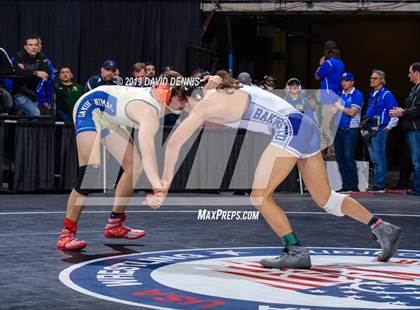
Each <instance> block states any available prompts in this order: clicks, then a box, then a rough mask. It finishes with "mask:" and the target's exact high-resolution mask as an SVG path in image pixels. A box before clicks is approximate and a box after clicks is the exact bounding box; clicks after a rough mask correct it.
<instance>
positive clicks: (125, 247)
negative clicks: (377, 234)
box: [0, 193, 420, 310]
mask: <svg viewBox="0 0 420 310" xmlns="http://www.w3.org/2000/svg"><path fill="white" fill-rule="evenodd" d="M138 195H139V196H141V193H139V194H138ZM176 195H180V194H174V196H176ZM191 195H192V196H193V197H195V198H197V197H199V198H200V199H201V200H200V201H202V200H203V199H202V198H203V197H204V198H205V199H209V201H210V200H211V199H212V198H220V197H227V198H229V197H230V194H222V195H207V196H204V195H193V194H191ZM97 196H98V197H102V196H101V195H97ZM183 197H184V196H183ZM206 197H208V198H206ZM185 199H187V198H185ZM205 199H204V200H205ZM244 199H246V197H244ZM358 199H359V201H360V202H362V203H363V204H364V205H365V206H366V207H367V208H368V209H369V210H370V211H372V212H373V213H375V214H378V215H380V216H381V217H382V218H383V219H384V220H386V221H390V222H392V223H394V224H396V225H398V226H401V227H402V228H403V235H402V239H401V243H400V249H404V250H413V251H411V252H410V251H406V253H411V254H409V255H408V254H407V255H408V256H404V255H402V257H403V258H404V259H405V260H402V259H400V258H397V257H396V258H393V259H392V261H391V262H390V263H375V264H376V265H375V266H376V267H375V268H381V270H382V272H384V273H385V274H388V278H386V277H384V278H378V277H376V278H375V279H374V281H376V283H377V285H376V287H377V290H378V291H379V290H384V289H383V288H381V285H385V284H386V283H388V284H390V285H391V284H392V285H394V284H395V285H399V286H401V285H406V286H401V287H402V288H403V289H404V291H403V290H401V292H402V293H401V294H397V293H395V290H394V292H390V293H389V294H388V295H386V293H383V294H382V295H381V296H382V297H381V298H384V299H382V301H383V302H388V303H386V304H384V303H382V304H381V305H383V307H382V306H381V307H382V308H384V309H414V308H417V309H419V308H420V289H419V286H418V284H419V279H420V272H419V271H420V267H419V265H420V264H419V261H420V252H417V254H416V253H415V252H416V251H418V250H420V242H419V240H420V225H419V224H420V221H419V219H420V199H419V198H416V197H409V196H405V195H404V196H402V195H397V194H382V195H368V196H363V195H361V197H358ZM66 200H67V195H2V196H0V238H1V243H0V248H1V249H0V255H1V256H0V257H1V259H0V261H1V269H0V272H1V275H0V286H1V289H0V308H1V309H62V310H64V309H78V310H81V309H139V308H140V309H142V308H144V309H149V308H155V309H332V308H340V309H345V308H370V307H369V306H363V305H362V304H359V303H357V302H358V301H360V300H363V298H365V299H366V298H367V299H369V298H374V297H372V296H373V295H375V293H374V292H373V293H371V295H370V296H371V297H369V296H368V297H366V296H367V295H366V296H364V295H362V294H359V297H352V296H355V295H357V292H354V294H353V295H352V296H347V297H346V298H347V299H346V303H345V304H344V306H343V305H339V304H325V303H322V302H321V304H319V303H317V304H312V305H311V302H309V301H308V299H305V298H303V299H299V298H294V299H293V301H290V302H288V305H285V304H284V303H278V307H275V306H276V305H277V304H276V303H275V302H271V303H269V302H270V301H269V300H268V299H267V300H264V297H261V298H260V299H259V300H254V301H256V303H251V302H249V303H245V302H242V301H240V302H241V303H233V301H232V300H231V299H229V298H226V296H225V297H223V298H222V297H221V295H223V294H219V295H218V294H216V293H214V294H213V296H210V295H211V294H209V293H205V290H204V291H203V292H204V293H203V294H201V295H197V294H196V293H197V290H198V291H199V290H200V285H201V284H202V282H200V283H198V282H197V283H192V282H194V281H195V280H194V279H197V281H200V280H199V279H202V277H197V278H194V277H192V278H191V277H190V278H189V279H190V282H188V283H186V282H185V283H183V284H182V285H184V286H185V285H187V284H188V285H190V286H191V290H190V291H191V292H195V295H192V296H193V297H191V296H188V294H185V291H186V289H185V288H184V289H183V290H182V292H184V294H181V293H179V292H180V291H179V289H177V290H175V288H174V287H173V286H172V285H169V284H167V285H162V286H156V285H155V284H153V285H152V286H149V287H147V290H146V291H143V293H134V294H137V295H136V296H137V297H136V298H137V300H136V301H135V302H133V299H130V300H131V302H130V301H128V302H127V301H124V299H125V298H124V297H121V298H120V297H118V295H115V294H117V293H115V294H114V292H109V294H110V296H111V295H112V296H111V297H112V298H104V297H103V295H107V293H106V292H105V293H104V291H103V290H102V288H99V286H103V283H101V282H98V281H96V282H95V281H91V282H89V279H87V280H86V279H85V280H83V279H82V278H83V275H82V274H81V275H80V277H81V278H80V281H81V282H78V283H77V285H78V286H79V287H84V288H85V289H86V287H87V286H89V289H86V290H89V291H93V292H95V290H96V289H97V288H98V290H99V289H100V291H96V293H97V294H98V295H101V296H102V297H101V296H98V295H95V294H93V293H92V294H86V292H85V293H81V292H80V291H81V290H80V289H79V290H77V291H76V290H75V289H72V288H70V287H68V286H66V285H64V284H63V283H62V281H60V279H59V275H60V272H62V271H63V270H64V269H66V268H68V267H70V266H75V264H78V263H83V262H88V261H91V260H95V259H101V258H110V257H115V256H118V255H125V254H133V255H136V253H139V254H142V253H146V252H155V251H172V250H184V249H207V248H211V249H215V248H223V249H218V250H206V251H207V252H208V253H212V255H216V257H217V255H222V254H220V253H225V254H226V253H227V254H226V255H227V256H228V257H231V258H232V259H239V258H241V257H242V256H244V257H245V258H246V256H247V255H243V254H241V251H242V253H247V251H251V250H250V249H251V248H254V247H258V248H259V247H262V248H264V247H277V246H279V245H280V244H281V243H280V240H279V239H278V238H277V237H276V236H275V235H274V233H273V232H272V231H271V230H270V228H269V227H268V225H267V224H266V223H265V221H264V220H263V219H262V218H260V219H259V220H256V221H253V220H249V221H235V220H207V221H203V220H198V219H197V213H198V209H200V208H201V209H204V208H205V209H207V210H215V209H223V210H232V211H233V210H253V207H252V206H235V205H227V206H212V207H210V206H207V207H204V206H182V205H181V206H163V207H162V208H161V209H159V210H152V209H149V208H148V207H145V206H130V208H129V209H128V217H127V225H130V226H133V227H136V228H141V229H144V230H146V233H147V234H146V236H145V237H143V238H141V239H138V240H134V241H129V240H116V239H107V238H105V237H104V236H103V235H102V228H103V226H104V223H105V221H106V218H107V216H108V213H109V210H110V207H109V206H88V207H86V208H85V210H84V213H83V214H82V216H81V218H80V222H79V228H78V237H79V238H81V239H84V240H86V241H87V242H88V246H87V248H85V249H84V250H83V251H82V252H79V253H77V252H75V253H70V252H66V253H64V252H62V251H58V250H56V249H55V242H56V239H57V236H58V234H59V232H60V230H61V225H62V222H63V218H64V214H65V205H66ZM276 200H277V201H278V202H279V204H280V205H281V206H282V207H283V208H284V210H285V211H287V212H288V216H289V218H290V221H291V223H292V225H293V227H294V230H295V232H296V234H297V236H298V237H299V239H300V241H301V243H303V245H305V246H308V247H320V248H331V247H334V248H343V249H348V248H367V249H372V248H374V249H378V244H377V243H376V242H375V241H374V240H373V239H372V238H371V236H370V231H369V230H368V229H367V227H365V226H364V225H362V224H359V223H356V222H354V221H352V220H351V219H349V218H337V217H333V216H331V215H328V214H326V213H324V212H322V210H319V209H318V208H317V207H315V205H314V203H313V202H312V201H311V199H310V198H309V196H303V197H301V196H299V195H297V194H287V193H286V194H277V195H276ZM226 201H229V199H227V200H226ZM232 248H247V249H242V250H241V249H239V250H235V249H233V250H232ZM262 250H263V252H262V253H264V255H272V254H273V255H274V253H275V252H277V249H269V248H267V250H264V249H262ZM194 251H195V252H194ZM197 251H201V252H200V253H202V251H203V250H193V251H192V253H198V252H197ZM211 251H212V252H211ZM258 251H260V250H258ZM264 251H266V252H264ZM181 252H182V251H181ZM413 252H414V254H413ZM229 253H230V254H229ZM237 253H239V254H237ZM249 253H250V252H249ZM265 253H267V254H265ZM325 253H327V252H325ZM331 253H332V252H331ZM342 253H344V254H345V253H346V252H342ZM349 253H350V252H349ZM399 253H404V251H401V252H399ZM172 254H173V252H172ZM172 254H170V255H172ZM228 254H229V255H228ZM156 255H158V254H156ZM156 255H155V256H156ZM168 255H169V254H168ZM222 256H223V255H222ZM327 256H328V255H327ZM128 257H130V256H128ZM131 257H133V256H131ZM332 257H333V258H334V256H332ZM415 257H417V259H415ZM340 259H346V258H342V257H341V256H340V257H338V256H337V260H340ZM227 260H228V258H226V260H225V261H227ZM367 260H368V261H369V263H372V261H373V259H372V258H369V259H367ZM315 261H317V260H316V259H315ZM333 261H334V260H333ZM98 262H99V264H101V262H104V260H98V261H97V263H96V266H97V265H98ZM250 262H251V263H252V262H255V259H254V258H253V259H251V260H250ZM313 263H314V261H313ZM397 264H400V265H401V266H403V267H407V266H411V267H412V265H413V264H414V265H416V267H414V269H409V270H411V272H407V270H408V269H406V272H405V273H404V272H400V271H397V272H395V271H391V270H393V269H392V268H393V267H395V266H396V265H397ZM404 264H405V265H404ZM93 265H95V264H93ZM166 265H167V264H162V266H166ZM355 265H357V266H359V267H360V266H362V265H363V264H361V263H360V261H359V260H355ZM172 266H174V265H173V264H172ZM331 266H332V265H331V264H330V265H329V267H331ZM357 266H356V267H357ZM363 266H365V265H363ZM378 266H379V267H378ZM166 267H168V268H169V267H171V266H169V265H168V266H166ZM166 267H165V268H166ZM254 267H255V266H254ZM315 267H316V266H315ZM318 267H319V266H318ZM318 267H317V268H318ZM348 267H349V265H347V266H346V268H348ZM365 267H366V266H365ZM255 268H256V267H255ZM313 268H314V267H313ZM338 268H344V267H340V266H339V267H338ZM407 268H408V267H407ZM356 269H357V268H356ZM187 270H189V269H182V268H181V269H170V268H169V269H167V271H166V273H165V270H164V269H162V271H161V272H160V273H159V277H161V279H164V278H165V275H168V273H169V275H170V276H171V277H170V278H168V279H166V280H167V281H169V282H170V281H172V280H174V278H175V279H176V278H179V279H181V278H182V279H183V277H184V276H185V275H186V273H188V272H187ZM255 270H256V272H260V273H261V272H264V271H258V270H257V269H255ZM331 270H332V269H331ZM413 270H414V273H413ZM143 271H144V272H147V268H145V270H141V272H143ZM277 271H278V270H277ZM324 271H325V270H324ZM171 272H173V274H171ZM334 272H336V271H331V273H334ZM331 273H329V272H328V271H325V277H328V276H330V277H331ZM87 274H88V272H87V273H86V275H87ZM139 274H140V271H139ZM219 274H220V276H219V277H217V275H216V277H215V276H214V274H212V278H211V279H210V280H212V279H213V280H215V282H214V283H213V282H211V281H209V282H208V286H214V288H215V289H216V288H217V289H218V288H220V289H221V290H222V291H225V293H226V292H227V291H229V289H233V290H234V291H232V296H233V297H232V298H233V299H234V300H236V301H238V300H242V299H247V298H242V297H240V296H239V297H238V296H237V294H239V293H238V292H240V291H241V290H242V289H243V291H246V290H247V289H249V288H251V289H252V287H253V286H252V285H254V284H255V283H253V284H252V285H251V284H250V282H252V281H253V279H254V280H255V279H261V281H263V282H264V280H265V279H264V278H263V277H260V278H258V277H257V276H255V277H254V278H250V277H243V275H242V278H241V279H239V282H238V277H241V275H240V274H239V273H238V274H234V273H232V272H231V273H230V275H228V272H224V273H219ZM140 275H141V274H140ZM273 275H274V274H273ZM273 275H272V276H273ZM277 275H278V273H277ZM396 275H398V276H399V277H403V276H402V275H405V276H404V277H407V278H406V279H405V280H404V281H409V283H408V284H407V283H405V284H404V283H403V284H401V283H399V284H396V283H394V282H392V281H393V280H392V279H396V280H398V279H399V277H398V276H396ZM156 276H157V274H155V277H154V278H155V279H156ZM358 276H359V277H367V278H368V279H370V280H372V279H373V276H372V275H370V277H371V278H369V275H367V274H366V273H365V274H363V275H361V276H360V274H359V275H354V277H355V278H357V277H358ZM77 277H79V276H77ZM77 277H76V275H75V276H74V277H73V278H72V281H73V282H75V281H76V278H77ZM235 277H236V278H235ZM279 277H280V276H279ZM393 277H394V278H393ZM63 278H64V276H63V274H62V279H63ZM191 279H192V280H191ZM270 279H273V278H272V277H271V278H270ZM320 279H321V277H320ZM365 279H366V278H365ZM389 279H391V280H390V281H391V282H387V281H388V280H389ZM94 280H95V279H94ZM166 280H165V281H166ZM219 280H220V281H221V280H228V281H227V282H223V283H222V282H220V281H219ZM324 280H325V278H324ZM350 280H351V279H350ZM353 280H354V279H353ZM353 280H352V281H353ZM78 281H79V280H78ZM83 281H87V282H86V283H87V284H86V283H85V282H83ZM162 281H163V280H162ZM162 281H160V282H161V283H169V282H165V281H163V282H162ZM229 281H230V282H229ZM320 281H321V280H320ZM361 281H362V282H363V280H361ZM88 282H89V283H88ZM280 282H281V281H280ZM285 282H286V283H287V280H286V281H285ZM267 283H268V282H265V284H267ZM276 283H279V282H276ZM352 283H355V282H354V281H353V282H352ZM67 284H68V283H67ZM85 284H86V286H84V285H85ZM269 284H270V283H269ZM359 284H360V283H359ZM144 285H146V284H144ZM378 285H379V286H378ZM413 285H414V286H413ZM70 286H71V285H70ZM273 286H274V285H271V286H270V289H275V288H273ZM171 287H172V289H174V292H175V293H165V292H172V291H171ZM267 287H268V286H267ZM359 287H360V286H359ZM73 288H74V287H73ZM108 289H109V290H110V291H111V289H112V288H108ZM118 289H120V288H118ZM277 289H279V290H282V289H281V286H280V287H279V288H277ZM137 290H138V288H137ZM153 290H154V291H153ZM279 292H280V291H279ZM290 292H292V291H290ZM293 292H296V290H294V291H293ZM312 292H314V293H311V294H313V295H311V296H312V297H313V298H311V299H310V300H314V298H315V297H317V296H320V294H318V295H317V293H316V291H314V290H313V291H312ZM319 292H321V293H322V292H323V291H322V290H319ZM331 292H332V291H331ZM120 293H121V294H124V292H122V291H121V292H120ZM113 294H114V295H113ZM153 294H154V295H153ZM159 294H160V295H159ZM165 294H166V295H165ZM168 294H169V295H168ZM170 294H172V295H170ZM258 294H260V293H256V295H258ZM261 294H262V293H261ZM331 294H332V295H334V294H333V293H331ZM337 294H338V293H337ZM372 294H373V295H372ZM132 295H133V294H132ZM152 295H153V296H152ZM181 295H182V296H181ZM215 295H216V297H214V296H215ZM116 296H117V297H116ZM194 296H195V297H194ZM197 296H201V299H203V298H205V297H206V298H207V299H206V300H207V303H206V302H200V300H198V299H199V297H197ZM203 296H204V297H203ZM217 296H219V297H220V298H218V297H217ZM235 296H236V297H235ZM249 296H251V299H252V298H253V295H252V291H251V293H250V294H249ZM314 296H315V297H314ZM334 296H339V295H334ZM378 296H379V295H378ZM385 296H389V297H388V298H389V300H387V299H386V298H387V297H385ZM321 297H325V296H321ZM321 297H320V298H321ZM130 298H131V297H130ZM209 298H210V299H209ZM241 298H242V299H241ZM337 298H338V297H337ZM375 298H376V297H375ZM401 298H402V299H401ZM118 299H121V300H123V301H121V302H119V301H118ZM257 299H258V298H257ZM197 300H198V301H197ZM209 300H211V301H209ZM372 300H373V299H372ZM372 300H371V301H372ZM375 300H376V299H375ZM353 301H355V302H354V303H353ZM376 301H378V300H376ZM212 302H213V303H212ZM267 303H269V304H267ZM372 307H373V306H372ZM381 307H378V308H381Z"/></svg>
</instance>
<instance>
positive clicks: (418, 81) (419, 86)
mask: <svg viewBox="0 0 420 310" xmlns="http://www.w3.org/2000/svg"><path fill="white" fill-rule="evenodd" d="M408 77H409V78H410V81H411V82H413V83H414V84H415V85H414V87H413V88H412V89H411V92H410V95H409V96H408V98H407V99H406V101H405V109H403V108H395V109H392V110H391V111H390V112H389V115H390V116H393V117H400V118H401V119H402V123H403V128H404V130H405V131H406V135H405V137H406V140H407V144H408V148H409V150H410V155H411V161H412V164H413V190H412V191H408V192H407V194H409V195H414V196H420V62H415V63H413V64H412V65H411V66H410V69H409V71H408Z"/></svg>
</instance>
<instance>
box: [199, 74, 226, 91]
mask: <svg viewBox="0 0 420 310" xmlns="http://www.w3.org/2000/svg"><path fill="white" fill-rule="evenodd" d="M203 80H204V81H207V84H206V85H205V86H204V89H213V88H217V87H219V86H220V85H221V84H222V81H223V80H222V78H221V77H220V76H218V75H206V76H205V77H204V78H203Z"/></svg>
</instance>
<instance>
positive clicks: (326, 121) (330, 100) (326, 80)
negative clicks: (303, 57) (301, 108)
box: [315, 40, 345, 159]
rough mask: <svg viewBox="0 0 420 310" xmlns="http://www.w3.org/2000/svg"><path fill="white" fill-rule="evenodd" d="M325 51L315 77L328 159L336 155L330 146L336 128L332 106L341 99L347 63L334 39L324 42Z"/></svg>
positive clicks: (322, 134) (321, 125)
mask: <svg viewBox="0 0 420 310" xmlns="http://www.w3.org/2000/svg"><path fill="white" fill-rule="evenodd" d="M323 53H324V55H323V56H322V57H321V59H320V60H319V67H318V69H317V70H316V72H315V79H316V80H319V81H320V90H319V91H320V98H319V101H320V107H319V109H318V112H319V113H318V117H319V123H320V127H321V128H320V130H321V148H322V149H325V148H327V150H326V152H325V158H326V159H328V158H333V157H334V149H333V147H330V146H331V145H332V144H333V142H334V135H333V133H334V132H335V129H336V127H335V126H336V124H335V113H334V111H332V108H333V106H334V103H335V102H337V100H338V99H339V94H340V92H341V76H342V75H343V73H344V71H345V65H344V63H343V61H342V60H341V59H340V50H339V49H338V47H337V44H336V43H335V42H334V41H330V40H329V41H326V42H325V43H324V49H323Z"/></svg>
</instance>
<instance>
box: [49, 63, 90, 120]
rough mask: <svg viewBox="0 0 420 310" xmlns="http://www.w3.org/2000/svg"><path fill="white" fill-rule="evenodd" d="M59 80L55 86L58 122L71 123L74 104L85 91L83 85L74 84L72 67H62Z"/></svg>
mask: <svg viewBox="0 0 420 310" xmlns="http://www.w3.org/2000/svg"><path fill="white" fill-rule="evenodd" d="M58 78H59V81H58V82H56V83H55V84H54V92H55V102H56V105H57V120H60V121H64V122H69V123H71V122H73V107H74V104H75V103H76V101H77V99H79V98H80V97H81V96H82V95H83V93H84V92H85V89H84V88H83V86H82V85H79V84H75V83H73V81H72V79H73V74H72V72H71V68H70V67H66V66H65V67H62V68H61V69H60V72H59V76H58Z"/></svg>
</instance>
